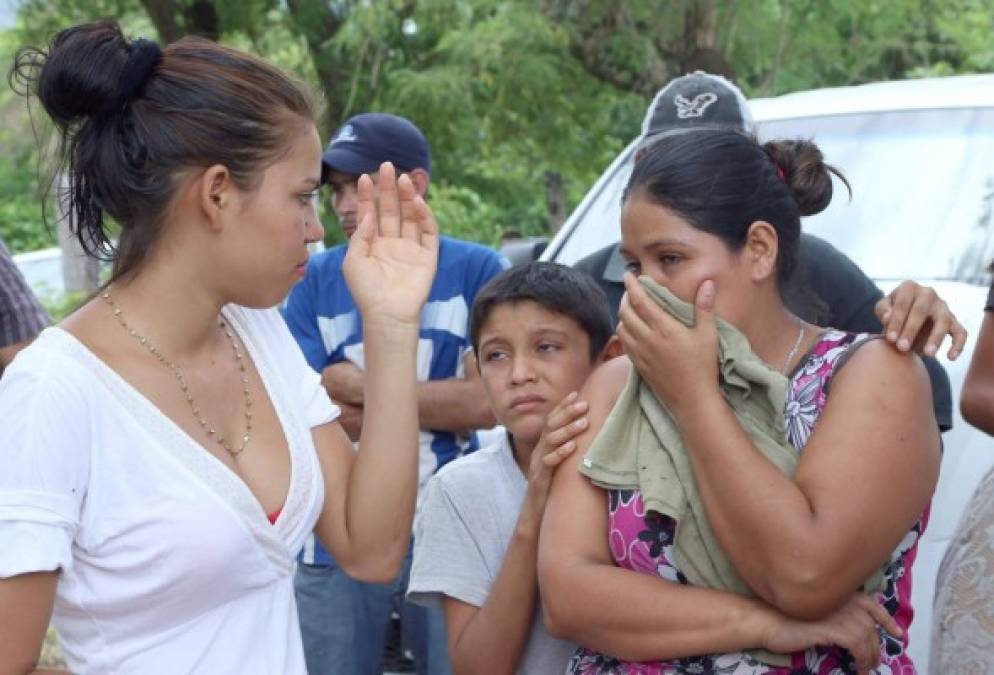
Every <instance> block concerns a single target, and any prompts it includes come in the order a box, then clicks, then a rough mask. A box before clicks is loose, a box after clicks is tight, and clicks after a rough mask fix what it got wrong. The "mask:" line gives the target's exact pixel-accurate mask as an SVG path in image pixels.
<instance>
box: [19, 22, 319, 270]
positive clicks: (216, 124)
mask: <svg viewBox="0 0 994 675" xmlns="http://www.w3.org/2000/svg"><path fill="white" fill-rule="evenodd" d="M10 79H11V84H12V86H14V88H15V89H17V90H18V91H19V92H20V93H23V94H25V95H29V94H36V95H37V96H38V99H39V100H40V101H41V104H42V106H43V107H44V108H45V112H47V113H48V115H49V116H50V117H51V118H52V121H53V122H54V123H55V126H56V128H57V130H58V132H59V141H60V143H59V148H58V152H57V156H56V158H55V159H56V162H55V164H56V166H55V167H54V169H55V170H54V175H53V181H52V184H53V185H56V186H59V187H58V188H57V189H58V192H59V193H60V197H61V199H60V204H61V207H62V208H61V210H62V215H63V216H70V217H71V219H72V220H71V223H70V225H71V227H72V229H73V232H74V233H75V234H76V237H77V238H78V239H79V241H80V243H81V244H82V245H83V248H84V249H85V250H86V251H87V252H88V253H90V254H91V255H95V256H98V257H108V256H113V257H114V273H113V277H112V280H114V279H117V278H119V277H123V276H125V275H128V274H130V273H132V272H134V271H135V270H136V269H137V268H138V267H139V266H140V265H141V263H142V262H143V261H144V260H145V259H147V257H148V254H149V253H150V252H151V251H152V249H153V247H154V245H155V243H156V241H157V240H158V237H159V231H160V229H161V227H162V224H163V220H164V216H165V214H166V213H167V212H168V210H169V205H170V203H171V201H172V199H173V197H174V195H175V193H176V189H177V187H178V181H179V180H181V177H182V176H183V175H184V174H185V173H186V171H187V170H188V169H194V168H206V167H209V166H211V165H213V164H221V165H224V166H225V167H227V169H228V171H229V172H230V173H231V177H232V180H233V181H234V183H235V184H236V185H237V186H238V187H239V188H241V189H245V190H249V189H254V187H255V186H256V185H257V184H258V181H259V180H260V179H261V175H262V172H263V171H264V170H265V168H266V167H267V166H269V165H270V164H272V163H273V162H275V161H277V160H278V159H279V158H280V157H282V156H283V155H284V154H285V153H286V151H287V149H288V147H289V144H290V143H291V141H292V140H293V139H294V138H295V137H296V135H297V134H299V133H300V132H301V130H303V129H306V125H308V124H313V123H314V119H315V117H316V111H315V104H314V101H313V99H312V98H311V96H310V94H309V92H308V91H307V90H306V89H305V88H304V87H302V86H300V85H299V84H297V83H296V82H294V81H292V80H291V79H290V78H288V77H287V76H286V75H285V74H284V73H283V72H281V71H280V70H279V69H278V68H275V67H273V66H271V65H270V64H268V63H266V62H264V61H262V60H260V59H257V58H255V57H254V56H251V55H249V54H245V53H244V52H240V51H238V50H236V49H232V48H230V47H225V46H224V45H220V44H217V43H215V42H210V41H208V40H204V39H200V38H183V39H182V40H179V41H177V42H174V43H172V44H170V45H169V46H168V47H167V48H166V49H165V50H160V49H159V46H158V45H156V44H155V43H154V42H151V41H149V40H144V39H138V40H135V41H134V42H130V43H129V42H128V41H127V40H126V39H125V37H124V35H123V34H122V33H121V29H120V27H118V25H117V24H116V23H113V22H108V21H103V22H97V23H90V24H84V25H80V26H73V27H71V28H67V29H65V30H62V31H60V32H59V33H57V34H56V35H55V37H54V38H53V39H52V41H51V43H50V44H49V45H48V47H47V49H37V48H34V47H27V48H24V49H21V50H20V51H19V52H18V54H17V57H16V59H15V62H14V67H13V70H12V71H11V75H10ZM63 186H67V187H63ZM105 215H108V216H110V217H111V218H113V219H114V220H115V221H116V222H117V223H118V224H119V225H120V226H121V230H120V234H119V235H118V238H117V243H116V245H112V244H111V233H110V232H109V230H108V228H107V226H106V223H105Z"/></svg>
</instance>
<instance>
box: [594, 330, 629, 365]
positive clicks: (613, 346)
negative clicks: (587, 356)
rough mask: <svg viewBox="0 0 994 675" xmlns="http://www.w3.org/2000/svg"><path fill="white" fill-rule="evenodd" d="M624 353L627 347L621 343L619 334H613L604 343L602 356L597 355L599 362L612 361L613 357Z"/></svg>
mask: <svg viewBox="0 0 994 675" xmlns="http://www.w3.org/2000/svg"><path fill="white" fill-rule="evenodd" d="M624 353H625V347H624V345H622V344H621V338H619V337H618V336H617V335H612V336H611V337H610V338H608V341H607V344H606V345H604V349H602V350H601V354H600V356H598V357H597V363H604V362H606V361H610V360H611V359H613V358H615V357H618V356H621V355H622V354H624Z"/></svg>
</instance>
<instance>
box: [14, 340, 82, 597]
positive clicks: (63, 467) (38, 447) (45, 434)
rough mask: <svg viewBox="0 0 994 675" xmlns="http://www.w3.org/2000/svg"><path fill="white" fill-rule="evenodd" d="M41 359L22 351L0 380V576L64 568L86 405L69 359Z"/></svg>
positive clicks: (76, 515)
mask: <svg viewBox="0 0 994 675" xmlns="http://www.w3.org/2000/svg"><path fill="white" fill-rule="evenodd" d="M29 349H31V348H29ZM38 356H43V357H44V358H37V357H38ZM49 356H50V355H49V354H44V355H39V354H34V353H29V352H28V351H25V352H22V353H21V354H20V355H19V357H18V359H17V360H16V361H15V362H14V364H13V365H12V366H11V367H10V368H9V369H8V370H7V371H6V372H5V373H4V375H3V378H2V379H0V466H2V469H0V578H7V577H12V576H16V575H18V574H25V573H28V572H43V571H54V570H57V569H60V568H61V569H66V570H68V569H71V567H72V560H73V557H72V545H73V539H74V537H75V535H76V531H77V529H78V528H79V523H80V517H81V511H82V504H83V499H84V497H85V494H86V486H87V483H88V481H89V470H90V450H91V448H90V446H91V431H90V422H89V410H88V405H89V404H88V397H87V395H86V392H85V391H84V390H83V389H82V386H81V384H82V383H80V382H79V380H78V378H75V377H72V376H71V372H72V370H73V369H72V364H69V363H67V362H66V361H65V360H64V359H63V358H61V357H56V358H54V359H52V358H49Z"/></svg>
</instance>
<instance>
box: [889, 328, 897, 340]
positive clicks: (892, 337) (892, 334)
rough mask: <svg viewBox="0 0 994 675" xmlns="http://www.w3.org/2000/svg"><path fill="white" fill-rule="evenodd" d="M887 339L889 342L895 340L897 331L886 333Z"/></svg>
mask: <svg viewBox="0 0 994 675" xmlns="http://www.w3.org/2000/svg"><path fill="white" fill-rule="evenodd" d="M887 339H888V340H890V341H891V342H894V341H895V340H897V331H893V330H892V331H891V332H889V333H887Z"/></svg>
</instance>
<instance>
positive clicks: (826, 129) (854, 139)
mask: <svg viewBox="0 0 994 675" xmlns="http://www.w3.org/2000/svg"><path fill="white" fill-rule="evenodd" d="M759 133H760V137H761V139H764V140H765V139H768V138H798V137H800V138H813V139H814V140H815V142H816V143H818V145H819V146H820V147H821V148H822V151H823V152H824V154H825V157H826V159H827V160H828V161H829V162H830V163H832V164H834V165H835V166H836V167H838V168H839V169H840V170H841V171H842V172H843V174H845V176H846V178H847V179H848V180H849V182H850V183H851V184H852V187H853V196H852V200H851V201H850V200H849V199H848V195H847V194H846V191H845V186H842V185H840V184H839V183H836V191H835V196H834V198H833V200H832V204H831V205H830V206H829V208H828V209H826V210H825V211H824V212H823V213H820V214H818V215H816V216H812V217H810V218H806V219H805V220H804V225H803V227H804V229H805V231H807V232H810V233H812V234H815V235H817V236H819V237H822V238H823V239H827V240H828V241H830V242H831V243H833V244H834V245H835V246H836V248H838V249H839V250H841V251H844V252H845V253H846V254H847V255H848V256H849V257H850V258H852V259H853V260H854V261H855V262H856V263H857V264H858V265H859V266H860V267H862V268H863V271H864V272H866V273H867V275H868V276H870V277H871V278H873V279H877V280H881V281H882V280H898V279H912V278H915V279H933V280H955V281H965V282H971V283H982V282H983V279H984V276H985V268H986V267H987V265H988V264H989V263H990V261H991V258H992V257H994V214H992V209H994V109H990V108H969V109H953V110H924V111H888V112H876V113H861V114H853V115H838V116H826V117H818V118H806V119H791V120H782V121H775V122H766V123H762V124H761V125H760V132H759Z"/></svg>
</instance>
